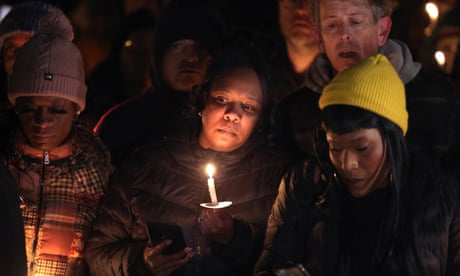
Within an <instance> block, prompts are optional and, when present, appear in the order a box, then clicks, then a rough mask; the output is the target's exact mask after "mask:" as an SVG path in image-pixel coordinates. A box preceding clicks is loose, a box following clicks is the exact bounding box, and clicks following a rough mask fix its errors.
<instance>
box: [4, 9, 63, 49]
mask: <svg viewBox="0 0 460 276" xmlns="http://www.w3.org/2000/svg"><path fill="white" fill-rule="evenodd" d="M53 9H56V7H55V6H53V5H51V4H49V3H45V2H40V1H25V2H21V3H19V4H17V5H15V6H13V8H12V9H11V10H10V12H9V13H8V14H7V15H6V16H5V18H4V19H3V20H2V22H1V24H0V49H1V48H2V47H3V42H4V41H5V39H7V38H8V37H10V36H12V35H14V34H16V33H28V34H35V33H36V32H37V30H38V22H39V21H40V18H42V17H43V16H44V15H45V14H47V13H48V12H49V11H51V10H53Z"/></svg>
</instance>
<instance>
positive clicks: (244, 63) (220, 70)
mask: <svg viewBox="0 0 460 276" xmlns="http://www.w3.org/2000/svg"><path fill="white" fill-rule="evenodd" d="M238 67H247V68H250V69H252V70H254V71H255V73H256V74H257V77H258V79H259V82H260V86H261V88H262V111H261V115H260V118H259V120H258V122H257V124H256V126H255V127H254V130H253V131H252V135H251V137H252V136H253V135H254V134H255V133H263V135H266V134H267V131H268V128H269V126H270V118H271V112H272V107H273V84H272V82H271V80H270V76H271V73H270V67H269V65H268V64H267V63H266V62H265V61H264V60H263V59H262V57H260V56H259V55H257V54H255V55H251V54H249V53H248V52H246V51H245V50H240V51H237V50H230V51H225V52H222V53H221V54H219V56H217V57H215V58H214V59H213V61H212V62H211V64H210V65H209V67H208V69H207V71H206V75H205V78H204V81H203V83H202V84H201V85H199V86H197V87H195V89H194V99H195V104H194V111H193V112H194V113H195V114H197V113H198V112H199V111H202V110H203V109H204V108H205V107H206V106H207V105H208V104H209V101H210V92H211V86H212V84H213V82H214V80H215V79H216V78H217V77H220V76H222V75H225V74H226V73H228V72H229V71H230V70H232V69H235V68H238Z"/></svg>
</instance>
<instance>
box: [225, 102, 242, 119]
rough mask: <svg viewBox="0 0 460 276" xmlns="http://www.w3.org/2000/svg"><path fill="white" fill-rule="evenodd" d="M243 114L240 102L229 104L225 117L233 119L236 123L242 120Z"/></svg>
mask: <svg viewBox="0 0 460 276" xmlns="http://www.w3.org/2000/svg"><path fill="white" fill-rule="evenodd" d="M242 114H243V109H242V108H241V107H239V106H238V104H236V103H234V104H229V105H228V107H227V110H226V111H225V114H224V119H225V120H226V121H232V122H234V123H239V122H240V121H241V116H242Z"/></svg>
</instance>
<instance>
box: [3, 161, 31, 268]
mask: <svg viewBox="0 0 460 276" xmlns="http://www.w3.org/2000/svg"><path fill="white" fill-rule="evenodd" d="M0 182H1V186H0V187H1V192H0V210H1V220H2V223H3V225H4V227H2V230H1V232H0V233H1V236H0V237H1V238H0V239H1V241H0V244H1V246H0V274H2V275H12V276H24V275H26V274H27V265H26V263H27V261H26V251H25V247H26V246H25V242H24V240H25V238H24V225H23V223H22V217H21V212H20V209H19V192H18V189H17V185H16V182H15V180H14V178H13V176H12V175H11V174H10V172H9V171H8V169H7V167H6V166H4V164H3V163H2V162H0Z"/></svg>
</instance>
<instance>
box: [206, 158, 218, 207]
mask: <svg viewBox="0 0 460 276" xmlns="http://www.w3.org/2000/svg"><path fill="white" fill-rule="evenodd" d="M206 172H207V173H208V175H209V178H208V190H209V196H210V197H211V202H212V204H217V202H218V201H217V194H216V186H215V185H214V178H212V175H213V174H214V166H213V165H211V164H208V166H207V167H206Z"/></svg>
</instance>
